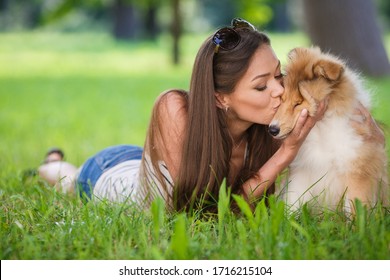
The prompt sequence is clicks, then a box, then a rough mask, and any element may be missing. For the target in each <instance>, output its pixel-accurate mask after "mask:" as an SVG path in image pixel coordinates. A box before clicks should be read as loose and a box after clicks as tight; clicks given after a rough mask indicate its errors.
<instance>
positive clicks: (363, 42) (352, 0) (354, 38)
mask: <svg viewBox="0 0 390 280" xmlns="http://www.w3.org/2000/svg"><path fill="white" fill-rule="evenodd" d="M303 3H304V9H305V11H304V14H305V17H306V28H307V31H308V34H309V36H310V38H311V40H312V43H313V44H314V45H317V46H319V47H321V49H322V50H324V51H329V52H331V53H333V54H335V55H338V56H340V57H342V58H344V59H345V60H346V61H347V63H348V64H349V66H350V67H352V68H354V69H356V70H358V71H360V72H363V73H365V74H367V75H371V76H383V75H388V74H390V64H389V59H388V57H387V54H386V50H385V48H384V44H383V40H382V37H381V33H380V29H379V27H378V25H377V23H376V11H375V6H374V3H373V1H372V0H342V1H340V0H327V1H323V0H304V1H303Z"/></svg>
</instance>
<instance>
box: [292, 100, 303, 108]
mask: <svg viewBox="0 0 390 280" xmlns="http://www.w3.org/2000/svg"><path fill="white" fill-rule="evenodd" d="M301 104H302V101H301V100H300V101H297V102H295V105H294V108H296V107H297V106H299V105H301Z"/></svg>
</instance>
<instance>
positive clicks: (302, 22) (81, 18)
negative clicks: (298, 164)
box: [0, 0, 390, 177]
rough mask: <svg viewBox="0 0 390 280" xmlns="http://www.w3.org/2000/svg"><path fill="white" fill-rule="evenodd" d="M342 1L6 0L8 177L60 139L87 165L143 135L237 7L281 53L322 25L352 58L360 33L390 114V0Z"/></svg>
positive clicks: (389, 121) (3, 159) (2, 89)
mask: <svg viewBox="0 0 390 280" xmlns="http://www.w3.org/2000/svg"><path fill="white" fill-rule="evenodd" d="M321 2H326V3H327V7H330V8H331V9H329V10H327V11H325V10H324V8H323V7H317V8H319V10H323V12H324V13H328V14H327V18H325V22H327V23H328V24H331V23H335V24H336V23H337V24H341V25H340V28H338V29H337V30H336V29H332V34H331V36H330V38H329V37H327V36H329V34H328V33H327V32H328V31H329V30H328V29H327V28H325V29H324V28H323V26H322V25H319V24H317V23H319V21H320V17H314V19H313V14H315V13H316V11H315V10H314V8H315V7H313V3H321ZM342 2H343V3H345V4H349V5H353V7H354V10H353V11H351V10H350V9H346V7H347V6H338V5H339V4H340V3H339V1H336V0H331V1H310V0H288V1H287V0H280V1H271V0H248V1H244V0H236V1H234V0H224V1H212V0H199V1H196V0H142V1H141V0H138V1H131V0H128V1H126V0H115V1H114V0H85V1H75V0H31V1H23V0H14V1H11V0H0V172H1V173H0V177H4V176H8V175H9V174H14V173H15V172H20V171H21V170H23V169H26V168H31V167H36V166H37V165H39V163H40V162H41V161H42V159H43V156H44V153H45V152H46V150H47V149H48V148H50V147H53V146H59V147H61V148H63V149H64V150H65V153H66V157H67V159H68V160H69V161H71V162H73V163H75V164H76V165H79V164H81V163H82V162H83V161H84V160H85V159H86V158H87V157H89V156H91V155H92V154H93V153H95V152H97V151H99V150H100V149H103V148H105V147H107V146H110V145H115V144H120V143H130V144H138V145H143V141H144V137H145V134H146V129H147V125H148V120H149V116H150V111H151V108H152V106H153V102H154V99H155V98H156V96H157V95H158V94H160V92H162V91H164V90H166V89H168V88H183V89H188V84H189V80H190V75H191V68H192V63H193V60H194V57H195V55H196V52H197V49H198V48H199V46H200V44H201V43H202V41H203V40H204V39H205V38H206V37H207V36H209V35H210V34H212V33H213V32H214V31H215V30H216V29H217V28H218V27H221V26H225V25H228V24H229V22H230V19H231V18H233V17H237V16H238V17H243V18H245V19H247V20H249V21H251V22H253V23H254V24H255V25H256V26H257V27H258V28H259V29H261V30H265V31H266V32H267V33H269V35H270V37H271V40H272V45H273V47H274V49H275V52H276V54H277V55H278V57H279V58H280V60H281V61H282V63H284V62H285V61H286V55H287V53H288V51H289V50H290V49H292V48H294V47H297V46H309V45H311V44H322V43H321V41H318V40H317V39H316V38H318V34H320V35H321V34H322V36H320V38H329V39H328V40H325V41H326V42H329V45H324V46H322V45H321V47H324V48H326V49H329V50H330V51H332V52H333V51H334V52H335V53H337V54H338V55H341V56H343V57H347V58H348V55H350V54H353V53H354V51H351V49H348V48H344V49H343V47H344V46H345V47H347V45H348V44H347V42H349V41H353V40H358V39H359V40H360V43H359V44H355V46H356V50H359V51H361V53H359V54H358V55H357V56H358V57H359V59H360V58H364V57H369V59H368V60H366V61H364V59H362V63H361V64H358V67H356V68H357V70H358V71H359V72H362V73H363V74H364V76H365V78H366V79H367V84H368V86H369V87H370V88H371V89H372V90H373V91H374V92H375V98H374V99H375V102H374V108H373V114H374V116H375V117H376V118H377V119H379V120H380V121H381V122H383V123H384V124H385V125H390V114H389V113H388V105H389V104H390V95H389V94H388V92H390V81H389V69H390V68H389V62H388V58H387V54H388V53H389V51H390V37H389V31H388V30H389V26H390V4H389V1H387V0H377V1H366V0H359V1H357V0H348V1H347V0H346V1H342ZM310 5H312V6H310ZM365 5H368V6H365ZM314 6H315V4H314ZM367 7H370V8H372V11H371V10H370V11H371V12H368V8H367ZM337 13H338V14H339V15H340V17H338V16H337ZM362 13H363V14H366V15H367V17H369V18H368V19H364V20H367V22H366V21H363V16H360V15H362ZM308 15H311V17H309V16H308ZM356 16H357V17H358V18H360V19H361V22H359V24H358V22H357V21H356V20H355V17H356ZM348 19H350V20H348ZM350 21H352V24H351V25H348V24H347V23H348V22H350ZM372 23H374V24H372ZM363 25H364V26H366V27H365V28H369V29H365V30H361V29H359V28H362V27H359V26H363ZM342 26H344V27H345V28H344V29H343V27H342ZM351 26H352V27H351ZM329 29H331V28H329ZM355 31H359V32H355ZM360 31H361V32H360ZM336 33H340V34H336ZM346 34H347V35H346ZM354 34H357V35H356V36H363V37H356V38H357V39H354V36H355V35H354ZM371 34H377V35H378V36H379V37H378V36H377V37H375V38H376V39H375V38H374V39H372V40H371V39H367V38H368V36H370V35H371ZM336 36H339V37H340V36H341V38H344V39H345V40H334V41H336V42H333V41H332V40H331V38H333V37H335V38H338V37H336ZM361 38H364V39H361ZM377 38H379V39H378V40H377ZM316 40H317V41H316ZM368 42H370V44H369V43H368ZM332 44H334V45H332ZM337 44H338V45H337ZM340 45H341V48H340ZM360 46H364V48H361V47H360ZM381 48H383V49H384V50H385V51H384V56H383V55H382V56H379V55H378V56H376V55H373V54H381ZM354 60H355V59H353V58H351V59H349V60H348V61H349V62H353V61H354ZM356 60H358V59H356ZM370 63H371V64H374V65H375V67H374V68H375V69H376V70H378V71H373V70H372V67H371V68H370ZM366 65H368V66H367V67H366ZM379 65H382V67H379ZM360 66H361V68H359V67H360ZM386 133H387V132H386ZM387 135H388V133H387Z"/></svg>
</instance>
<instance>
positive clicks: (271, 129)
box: [268, 124, 280, 136]
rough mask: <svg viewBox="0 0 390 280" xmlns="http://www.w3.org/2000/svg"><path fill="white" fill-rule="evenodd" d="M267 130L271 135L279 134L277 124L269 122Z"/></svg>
mask: <svg viewBox="0 0 390 280" xmlns="http://www.w3.org/2000/svg"><path fill="white" fill-rule="evenodd" d="M268 132H269V134H271V135H272V136H276V135H278V134H279V132H280V128H279V126H277V125H274V124H271V125H270V126H269V127H268Z"/></svg>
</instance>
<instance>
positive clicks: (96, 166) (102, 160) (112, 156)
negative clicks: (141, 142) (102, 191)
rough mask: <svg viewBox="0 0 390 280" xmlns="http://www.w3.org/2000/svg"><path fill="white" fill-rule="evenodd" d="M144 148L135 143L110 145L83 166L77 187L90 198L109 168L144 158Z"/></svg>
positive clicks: (86, 197) (82, 194)
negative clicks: (98, 181)
mask: <svg viewBox="0 0 390 280" xmlns="http://www.w3.org/2000/svg"><path fill="white" fill-rule="evenodd" d="M142 152H143V149H142V148H141V147H138V146H133V145H118V146H112V147H108V148H106V149H104V150H102V151H100V152H99V153H97V154H96V155H94V156H93V157H90V158H89V159H88V160H87V161H86V162H85V163H84V164H83V166H82V168H81V171H80V174H79V175H78V177H77V180H76V188H77V190H78V192H79V194H80V196H81V197H82V198H85V199H87V200H89V199H90V198H91V195H92V193H93V188H94V186H95V184H96V182H97V180H98V179H99V177H100V176H101V175H102V174H103V173H104V172H105V171H107V170H108V169H110V168H112V167H114V166H116V165H117V164H119V163H122V162H124V161H128V160H134V159H138V160H140V159H142Z"/></svg>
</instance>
